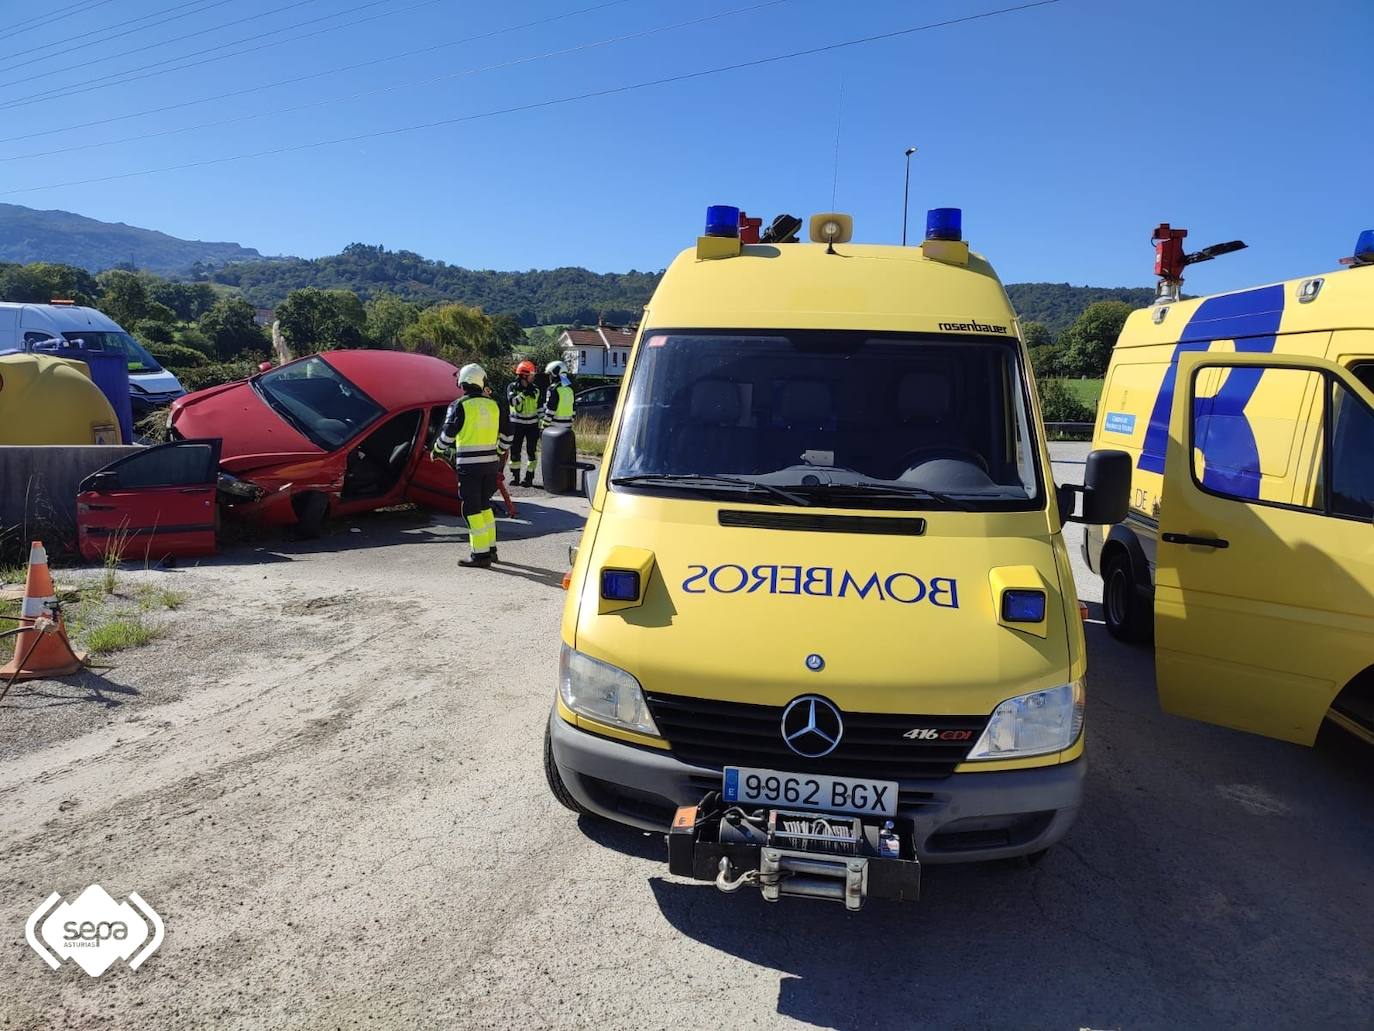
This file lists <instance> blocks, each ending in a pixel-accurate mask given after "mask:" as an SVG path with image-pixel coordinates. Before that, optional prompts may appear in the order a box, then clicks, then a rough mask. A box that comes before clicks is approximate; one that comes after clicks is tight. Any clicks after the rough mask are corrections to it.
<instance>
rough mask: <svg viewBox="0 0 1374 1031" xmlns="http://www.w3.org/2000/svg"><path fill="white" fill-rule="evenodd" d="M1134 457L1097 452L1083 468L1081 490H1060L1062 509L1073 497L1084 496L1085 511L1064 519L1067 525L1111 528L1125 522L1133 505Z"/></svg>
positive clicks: (1124, 453) (1111, 452)
mask: <svg viewBox="0 0 1374 1031" xmlns="http://www.w3.org/2000/svg"><path fill="white" fill-rule="evenodd" d="M1132 464H1133V463H1132V462H1131V456H1130V455H1128V454H1127V453H1126V452H1124V451H1094V452H1092V453H1091V454H1089V455H1088V461H1087V463H1086V465H1085V466H1084V468H1083V486H1082V487H1063V488H1060V490H1061V493H1060V506H1061V515H1062V514H1063V513H1062V509H1063V508H1067V507H1068V506H1066V505H1065V504H1064V502H1065V500H1066V499H1068V500H1070V501H1071V500H1072V494H1074V493H1081V494H1082V495H1083V511H1082V512H1080V513H1079V514H1078V515H1065V516H1064V517H1063V518H1064V521H1065V522H1075V523H1091V524H1093V525H1095V526H1108V525H1110V524H1112V523H1119V522H1121V520H1123V519H1125V518H1126V513H1127V512H1128V511H1129V510H1130V503H1131V467H1132Z"/></svg>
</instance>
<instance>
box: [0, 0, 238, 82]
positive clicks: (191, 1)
mask: <svg viewBox="0 0 1374 1031" xmlns="http://www.w3.org/2000/svg"><path fill="white" fill-rule="evenodd" d="M229 2H230V0H210V2H209V3H208V4H207V0H187V2H186V3H181V4H177V5H176V6H174V7H164V8H163V9H162V10H160V11H153V12H151V13H150V14H144V15H140V16H139V17H137V18H130V19H129V20H127V21H118V22H115V23H114V24H113V25H104V26H102V27H101V28H98V29H91V30H90V31H89V32H82V33H79V34H77V35H75V36H67V37H65V38H63V39H58V40H54V41H53V42H51V43H44V44H43V45H42V46H38V47H28V48H26V49H24V50H16V51H15V52H14V53H12V54H0V61H8V60H9V59H10V58H12V57H23V56H25V55H26V54H29V55H32V54H35V53H37V52H38V51H40V50H61V51H62V54H63V56H64V57H65V56H66V55H67V54H70V53H72V52H74V51H77V50H85V49H86V48H87V47H94V46H99V45H100V44H101V43H107V42H109V41H110V40H112V39H121V38H123V37H124V36H128V35H132V34H133V33H135V32H142V31H143V30H144V29H147V28H148V27H149V26H147V25H140V26H138V27H137V28H130V29H127V30H126V31H124V32H116V33H115V34H114V35H113V36H104V37H102V38H100V39H94V40H91V41H90V42H89V43H80V44H78V45H76V46H73V45H72V44H73V43H76V41H77V40H79V39H88V38H89V37H91V36H99V35H100V34H101V33H102V32H109V31H110V30H111V29H118V28H123V27H124V26H126V25H129V26H131V25H135V24H136V23H137V22H141V21H152V20H154V19H156V18H161V17H162V16H163V15H166V14H173V13H174V12H176V11H180V10H182V9H183V8H186V7H195V6H197V5H198V4H207V6H205V7H201V8H200V10H197V11H186V12H185V13H184V14H178V15H177V16H176V17H175V18H165V19H164V20H162V21H160V22H158V25H159V26H161V25H165V24H167V23H168V22H173V21H179V20H180V19H182V18H188V17H190V16H191V15H193V14H200V13H201V11H208V10H210V8H211V7H222V6H224V5H225V4H227V3H229ZM128 53H129V51H124V52H123V53H121V54H118V55H116V56H119V57H124V56H125V55H127V54H128ZM48 60H51V57H49V56H38V57H31V58H30V59H29V60H27V61H21V62H19V63H18V64H11V65H7V66H6V67H7V68H23V67H25V66H26V65H30V64H36V63H38V62H39V61H48ZM105 60H108V58H106V59H105ZM21 81H22V80H21ZM0 85H3V84H0Z"/></svg>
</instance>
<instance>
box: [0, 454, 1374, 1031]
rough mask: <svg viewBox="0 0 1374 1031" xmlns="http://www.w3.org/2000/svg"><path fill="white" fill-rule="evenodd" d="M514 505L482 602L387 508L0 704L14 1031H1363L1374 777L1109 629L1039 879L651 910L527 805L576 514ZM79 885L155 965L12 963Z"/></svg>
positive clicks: (690, 890) (241, 573)
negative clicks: (1168, 687)
mask: <svg viewBox="0 0 1374 1031" xmlns="http://www.w3.org/2000/svg"><path fill="white" fill-rule="evenodd" d="M1080 452H1081V449H1079V450H1075V449H1073V447H1072V446H1068V447H1059V446H1056V457H1057V458H1063V459H1064V460H1065V462H1066V463H1069V462H1072V461H1074V460H1080V461H1081V453H1080ZM1056 472H1057V473H1058V474H1059V475H1060V476H1061V478H1064V479H1076V478H1077V477H1078V475H1079V473H1080V467H1075V466H1073V465H1071V464H1064V465H1057V468H1056ZM517 500H518V501H522V515H523V516H525V518H524V519H523V520H521V521H515V522H511V521H505V520H502V521H500V523H499V529H500V533H501V539H502V544H501V551H502V555H503V556H504V557H505V558H506V559H507V560H508V564H507V565H506V566H505V567H504V569H503V570H501V571H480V572H473V571H467V570H461V569H459V568H458V567H457V566H456V565H455V563H456V560H457V558H458V557H459V556H460V555H461V554H462V552H463V550H464V547H463V544H462V541H463V537H464V533H463V531H461V530H460V529H459V528H458V526H457V521H456V520H452V519H448V518H445V517H438V518H435V519H433V520H429V519H428V518H426V517H421V516H418V515H416V514H414V513H398V514H385V515H379V516H373V517H368V518H366V519H360V520H358V521H356V523H354V524H352V526H351V527H344V528H342V529H341V530H340V532H338V533H335V534H333V535H331V536H328V537H326V538H325V539H323V540H320V541H317V542H313V543H309V544H291V545H286V544H282V545H280V546H272V547H251V548H249V547H244V548H239V549H235V550H233V551H231V552H230V553H228V554H226V555H224V556H222V557H220V558H218V559H216V560H214V561H212V562H207V563H203V564H201V565H199V566H197V567H194V568H189V567H188V568H182V569H175V570H170V571H166V572H146V573H145V572H142V571H140V572H138V573H135V574H130V575H131V576H133V577H134V578H158V577H160V578H164V579H163V580H162V581H159V582H167V583H171V584H173V585H175V586H176V587H177V589H179V590H181V591H184V592H185V593H186V594H187V595H188V599H189V600H188V602H187V604H186V605H185V606H184V607H183V608H180V609H178V610H177V611H175V612H169V613H165V614H162V615H159V617H158V618H159V619H162V620H165V621H166V624H167V633H166V634H165V635H164V636H163V637H162V638H160V639H159V640H157V641H155V642H154V643H152V644H151V645H148V646H147V647H145V648H142V649H139V650H137V651H132V652H126V653H122V654H120V655H118V656H115V661H116V662H117V665H116V666H115V668H113V669H110V670H106V671H103V672H102V673H101V674H99V675H96V674H86V675H84V676H83V677H79V678H71V679H70V680H68V681H65V682H62V683H48V682H44V683H40V684H38V685H35V687H34V688H32V689H29V690H24V689H20V688H16V693H15V694H14V695H12V696H11V697H10V698H9V699H7V700H6V701H5V702H4V703H3V704H0V760H3V761H0V984H3V985H4V991H3V992H2V993H0V1027H4V1028H6V1029H10V1028H38V1027H111V1028H116V1027H117V1028H124V1027H139V1028H146V1027H153V1028H192V1027H204V1026H209V1025H216V1026H231V1025H232V1026H247V1027H320V1028H325V1027H398V1028H399V1027H434V1026H458V1027H492V1028H506V1027H520V1028H525V1027H588V1026H595V1027H627V1028H655V1027H663V1028H669V1027H671V1028H674V1029H679V1028H684V1027H686V1028H695V1027H702V1028H708V1027H709V1028H718V1027H741V1026H755V1025H757V1026H772V1025H794V1026H818V1027H831V1028H844V1029H848V1028H854V1029H858V1028H864V1029H868V1028H888V1027H890V1028H909V1027H916V1026H929V1027H942V1028H943V1027H968V1028H981V1027H997V1028H1003V1027H1006V1028H1025V1027H1045V1028H1069V1029H1072V1028H1079V1027H1086V1026H1091V1027H1098V1028H1109V1027H1110V1028H1145V1027H1159V1028H1166V1027H1167V1028H1179V1027H1198V1028H1211V1027H1217V1026H1244V1027H1254V1028H1269V1027H1274V1028H1289V1027H1291V1028H1306V1027H1314V1026H1324V1027H1333V1028H1343V1027H1368V1026H1370V1018H1369V1015H1370V1013H1371V1011H1372V1007H1374V961H1371V959H1370V957H1371V956H1374V930H1371V927H1370V923H1369V920H1368V913H1369V912H1370V911H1371V903H1372V902H1374V812H1372V811H1371V805H1370V792H1369V784H1370V783H1371V778H1370V774H1371V772H1374V763H1371V761H1370V758H1369V756H1368V755H1367V753H1366V752H1365V751H1363V750H1360V749H1356V748H1352V747H1349V746H1347V745H1346V744H1345V743H1343V742H1341V741H1333V742H1324V743H1323V745H1322V747H1319V748H1318V749H1315V750H1307V749H1299V748H1296V747H1293V746H1288V745H1283V744H1279V743H1277V742H1270V741H1265V740H1262V739H1259V738H1254V737H1250V736H1247V735H1242V734H1237V733H1233V732H1230V731H1225V730H1221V729H1219V728H1213V727H1206V726H1203V725H1200V724H1194V723H1189V722H1185V721H1181V720H1176V719H1174V718H1172V717H1168V716H1164V715H1162V714H1161V713H1160V712H1159V710H1158V706H1157V705H1156V703H1155V699H1154V695H1153V686H1152V678H1153V671H1152V668H1151V662H1150V657H1149V654H1148V652H1145V651H1141V650H1138V649H1132V648H1127V647H1125V646H1122V645H1119V644H1117V643H1116V642H1114V641H1112V640H1110V639H1109V638H1107V636H1106V635H1105V633H1104V632H1103V631H1102V629H1101V627H1100V626H1098V625H1092V626H1090V628H1089V639H1090V650H1091V653H1092V674H1091V679H1092V695H1091V702H1090V706H1091V707H1090V716H1089V721H1090V722H1089V727H1090V735H1091V736H1090V744H1089V752H1090V757H1091V762H1092V769H1091V773H1090V777H1089V788H1088V798H1087V803H1086V808H1085V811H1084V813H1083V815H1082V817H1081V818H1080V821H1079V823H1078V825H1077V826H1076V828H1075V829H1074V831H1073V832H1072V833H1071V835H1070V836H1069V838H1068V839H1067V841H1066V842H1064V843H1063V844H1062V845H1061V846H1060V847H1058V848H1056V849H1055V850H1054V851H1052V852H1051V854H1050V855H1049V856H1048V857H1047V858H1046V859H1045V860H1044V862H1042V863H1041V864H1040V865H1039V866H1036V867H1034V868H1030V869H1027V868H1024V867H1021V866H1018V865H1015V864H986V865H980V866H971V867H964V868H948V867H943V868H931V869H929V870H928V872H927V874H926V877H925V883H924V886H923V887H924V896H925V897H924V898H923V900H922V901H921V902H920V903H919V904H917V905H913V906H896V905H883V904H878V903H875V904H873V905H871V906H869V907H868V908H867V909H865V910H864V911H863V912H862V913H860V914H857V915H854V916H849V915H846V914H845V913H844V912H843V910H842V909H840V908H839V907H836V906H833V905H831V904H826V903H810V902H804V901H801V900H788V901H786V902H784V903H782V904H781V905H777V906H769V905H767V904H766V903H764V902H762V901H761V899H760V898H759V897H758V896H757V895H756V894H752V893H748V892H741V893H739V894H737V895H734V896H724V895H721V894H719V893H718V892H716V891H715V889H714V888H712V887H710V886H706V885H699V884H695V883H686V882H681V881H677V880H674V879H670V878H669V877H668V876H667V875H666V871H665V867H664V862H663V846H662V841H661V839H660V838H658V837H656V836H652V835H646V834H641V833H638V832H635V831H630V830H626V829H620V828H615V827H609V826H605V825H600V824H597V823H595V822H591V821H585V820H584V821H578V820H577V819H576V818H574V817H573V816H572V814H570V813H568V812H566V811H565V810H562V809H560V808H558V807H557V805H556V804H555V803H554V802H553V801H552V799H551V798H550V797H549V796H548V793H547V790H546V788H545V786H544V783H543V774H542V770H541V767H540V761H541V749H540V746H541V739H542V734H543V725H544V719H545V716H546V714H547V711H548V706H549V703H550V699H551V694H552V689H553V683H554V677H555V672H556V665H557V637H558V622H559V614H560V610H561V606H562V602H563V592H562V591H561V590H560V589H559V578H560V576H561V574H562V571H563V569H564V568H565V567H566V565H567V547H568V545H569V544H571V543H574V542H575V539H576V534H577V531H578V529H579V528H580V525H581V520H582V513H583V512H584V511H585V506H584V504H583V503H582V502H580V501H579V500H578V499H576V498H569V499H561V498H560V499H551V498H548V497H545V496H542V495H538V494H534V493H531V492H520V493H517ZM1071 548H1072V549H1073V550H1074V552H1075V555H1076V552H1077V538H1076V536H1075V537H1074V539H1073V540H1071ZM1079 573H1080V576H1081V577H1085V578H1084V579H1083V580H1082V583H1083V588H1084V590H1083V595H1084V597H1086V598H1089V599H1091V600H1093V601H1095V600H1096V599H1097V597H1098V595H1097V585H1096V581H1095V578H1091V577H1086V576H1085V574H1084V573H1083V572H1082V571H1081V570H1080V571H1079ZM93 882H98V883H100V884H102V885H103V886H104V887H105V888H106V889H108V890H109V891H110V892H111V894H113V895H115V896H116V897H117V898H123V897H124V896H126V895H127V894H128V893H129V892H131V891H136V892H138V893H139V894H140V895H142V896H143V897H144V898H145V899H147V900H148V902H149V903H151V904H152V905H153V906H154V907H156V909H157V910H158V911H159V912H160V913H161V915H162V917H163V919H164V920H165V922H166V926H167V938H166V941H165V942H164V944H163V946H162V948H161V950H160V951H159V952H158V953H157V954H155V955H154V956H153V957H152V958H151V959H150V960H149V961H148V962H147V964H146V965H145V966H143V967H142V968H141V969H140V970H138V971H131V970H129V969H128V968H127V967H125V966H123V965H122V964H117V965H116V966H115V967H114V968H112V969H111V970H110V971H109V972H108V973H106V974H105V975H104V976H102V977H101V978H99V979H92V978H89V977H87V976H86V975H85V974H84V973H83V972H82V971H80V970H79V969H76V968H75V967H74V966H73V965H71V964H68V965H67V966H65V967H64V968H63V969H61V970H59V971H56V972H54V971H51V970H49V969H48V968H47V967H46V966H44V965H43V963H42V962H41V961H40V960H39V959H38V957H36V956H35V955H34V954H33V953H32V952H31V951H30V950H29V948H28V946H27V944H26V943H25V941H24V932H23V926H24V920H25V918H26V917H27V916H28V914H29V912H30V911H31V910H32V909H33V907H34V906H35V905H37V904H38V903H39V902H40V901H42V900H43V899H44V898H46V897H47V895H48V894H49V893H50V892H52V891H54V890H56V891H60V892H62V893H63V894H64V896H66V897H71V896H72V895H73V894H75V893H76V892H79V891H80V890H81V889H82V888H84V887H85V886H86V885H88V884H90V883H93Z"/></svg>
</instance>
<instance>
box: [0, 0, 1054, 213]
mask: <svg viewBox="0 0 1374 1031" xmlns="http://www.w3.org/2000/svg"><path fill="white" fill-rule="evenodd" d="M1059 2H1060V0H1032V2H1031V3H1024V4H1017V5H1016V6H1014V7H1002V8H998V9H997V10H993V11H981V12H979V13H978V14H968V15H963V16H962V17H959V18H947V19H945V20H944V21H937V22H928V23H927V24H925V25H913V26H911V27H909V28H905V29H894V30H893V31H891V32H880V33H877V34H875V35H872V36H862V37H860V38H858V39H850V40H845V41H844V42H841V43H829V44H826V45H825V46H819V47H810V48H808V49H806V50H794V51H792V52H791V53H787V54H775V55H773V56H771V57H757V58H754V59H753V60H750V61H737V62H735V63H733V64H726V65H718V66H717V67H715V68H704V69H701V70H699V71H695V72H682V73H680V74H678V75H667V76H664V77H662V78H659V79H649V80H646V81H644V82H635V83H630V84H628V85H625V86H611V87H608V88H606V89H600V90H591V91H589V92H586V93H577V94H574V95H572V96H567V97H555V98H553V99H550V100H538V101H534V102H532V103H528V104H515V105H512V106H510V107H502V108H495V109H493V110H491V111H482V112H479V113H477V114H471V115H460V116H458V117H455V118H441V119H438V120H437V121H433V122H422V123H420V124H418V125H404V126H398V127H396V128H393V129H378V130H376V131H374V132H364V133H357V134H356V135H353V136H341V137H337V138H335V139H330V140H317V141H315V142H313V143H298V144H294V145H292V146H287V147H273V148H271V149H269V150H259V151H254V152H252V153H248V154H234V155H230V156H228V157H219V158H206V159H205V160H203V161H188V162H185V163H183V164H180V165H164V166H163V167H161V168H147V169H141V170H139V171H135V172H120V173H117V174H115V175H104V176H96V177H94V178H90V179H75V180H71V181H69V182H65V183H47V184H45V185H43V186H27V187H23V188H21V189H17V190H4V191H0V197H8V196H12V195H14V194H18V193H37V192H39V191H41V190H56V189H62V188H64V187H68V186H91V185H93V184H96V183H109V182H115V181H117V180H120V179H134V178H137V177H138V176H142V175H161V174H163V173H165V172H181V171H186V170H187V169H192V168H206V167H208V166H211V165H223V164H228V163H230V162H234V161H249V160H252V159H254V158H264V157H278V156H280V155H282V154H294V153H297V152H299V151H305V150H317V149H319V148H321V147H334V146H339V145H341V144H345V143H362V142H365V141H367V140H375V139H382V138H384V137H388V136H400V135H403V134H405V133H411V132H423V131H424V130H426V129H440V128H446V127H448V126H451V125H458V124H461V123H463V122H475V121H478V120H479V119H485V118H497V117H500V116H502V115H511V114H520V113H523V112H526V111H536V110H540V109H543V108H549V107H559V106H561V105H563V104H574V103H577V102H579V101H583V100H594V99H599V98H601V97H610V96H617V95H619V94H622V93H631V92H634V91H636V90H642V89H650V88H653V87H656V86H667V85H670V84H673V83H678V82H688V81H691V80H694V79H704V78H706V77H708V76H712V75H721V74H724V73H726V72H735V71H741V70H743V69H745V68H759V67H762V66H763V65H769V64H777V63H778V62H780V61H791V60H795V59H796V58H800V57H813V56H815V55H816V54H825V53H831V52H833V51H836V50H844V49H847V48H849V47H856V46H864V45H866V44H869V43H877V42H881V41H884V40H889V39H897V38H899V37H902V36H910V35H912V34H913V33H917V32H928V31H930V30H932V29H942V28H948V27H949V26H951V25H963V24H966V23H968V22H975V21H982V20H984V19H986V18H995V17H998V16H1000V15H1004V14H1015V13H1016V12H1018V11H1028V10H1033V9H1035V8H1037V7H1049V6H1051V5H1053V4H1057V3H1059Z"/></svg>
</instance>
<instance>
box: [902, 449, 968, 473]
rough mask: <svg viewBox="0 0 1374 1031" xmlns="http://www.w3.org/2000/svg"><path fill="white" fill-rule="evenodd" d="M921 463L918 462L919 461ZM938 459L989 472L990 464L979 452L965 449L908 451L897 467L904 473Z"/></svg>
mask: <svg viewBox="0 0 1374 1031" xmlns="http://www.w3.org/2000/svg"><path fill="white" fill-rule="evenodd" d="M918 458H919V459H920V461H917V459H918ZM937 458H953V459H955V460H957V461H960V462H968V463H969V464H970V465H976V466H977V467H978V468H979V469H981V470H983V472H985V473H986V472H987V471H988V462H987V459H985V458H984V457H983V456H982V455H980V454H979V453H978V452H977V451H974V450H971V449H970V448H965V447H918V448H915V449H913V450H911V451H908V452H907V453H906V454H904V455H903V456H902V457H901V458H899V459H898V460H897V465H898V467H899V468H901V469H902V470H903V471H904V472H905V471H907V470H910V469H914V468H916V467H917V466H918V465H924V464H925V463H926V462H933V461H935V460H936V459H937Z"/></svg>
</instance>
